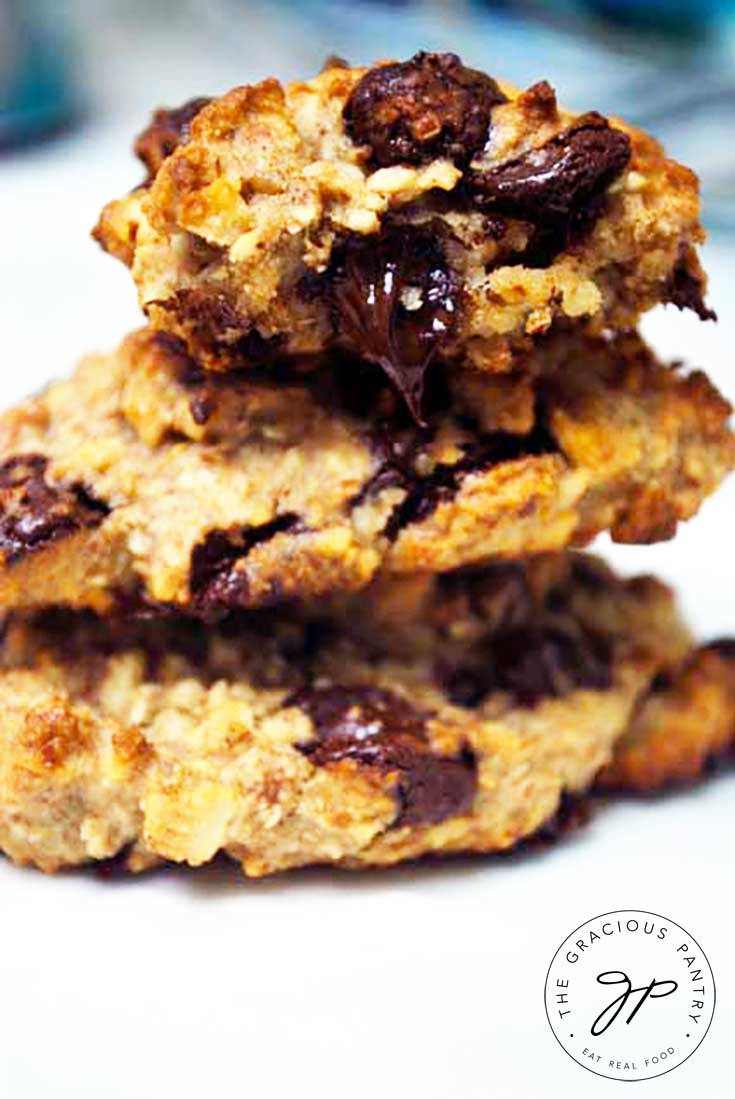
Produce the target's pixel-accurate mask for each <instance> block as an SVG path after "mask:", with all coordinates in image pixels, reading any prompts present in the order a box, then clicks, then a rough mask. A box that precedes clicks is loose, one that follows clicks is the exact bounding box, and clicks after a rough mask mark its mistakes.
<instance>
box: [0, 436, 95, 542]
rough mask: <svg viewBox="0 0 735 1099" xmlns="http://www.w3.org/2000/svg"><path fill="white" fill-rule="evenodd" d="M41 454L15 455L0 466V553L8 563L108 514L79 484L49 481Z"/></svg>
mask: <svg viewBox="0 0 735 1099" xmlns="http://www.w3.org/2000/svg"><path fill="white" fill-rule="evenodd" d="M47 466H48V458H46V457H45V456H44V455H43V454H20V455H16V456H15V457H13V458H9V459H8V460H7V461H5V462H3V463H2V465H0V555H2V557H3V559H4V560H5V561H6V562H12V561H15V560H17V559H18V558H20V557H22V556H24V555H25V554H27V553H32V552H33V551H34V550H38V549H41V547H42V546H45V545H47V544H48V543H49V542H54V541H56V540H57V539H58V538H62V537H64V536H66V535H69V534H73V533H74V532H75V531H77V530H81V529H83V528H84V527H95V526H97V525H98V524H99V523H101V522H102V520H103V519H104V517H105V516H106V515H107V514H108V513H109V508H108V507H107V506H106V505H105V504H104V503H102V501H100V500H96V499H95V498H94V497H93V496H91V495H90V494H89V493H88V492H87V490H86V489H85V488H84V487H83V486H82V485H80V484H76V483H75V484H72V485H62V484H50V483H49V482H47V481H46V478H45V473H46V468H47Z"/></svg>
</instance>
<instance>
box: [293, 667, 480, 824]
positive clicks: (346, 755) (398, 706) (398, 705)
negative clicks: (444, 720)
mask: <svg viewBox="0 0 735 1099" xmlns="http://www.w3.org/2000/svg"><path fill="white" fill-rule="evenodd" d="M289 701H290V703H292V704H293V705H295V706H300V707H301V708H302V709H303V710H305V711H306V713H307V714H308V715H309V717H310V718H311V720H312V722H313V723H314V727H315V730H316V737H315V738H314V739H313V740H310V741H307V742H306V743H303V744H299V745H298V748H299V750H300V751H301V752H303V753H304V755H305V756H308V758H309V759H310V760H311V761H312V763H315V764H316V765H317V766H324V765H327V764H331V763H338V762H339V761H340V760H353V761H354V762H355V763H357V764H358V765H360V766H363V767H371V768H375V769H376V770H378V771H379V772H381V773H382V774H393V773H395V776H396V778H395V787H394V796H395V798H396V801H397V804H398V814H397V816H396V819H395V820H394V822H393V827H395V828H399V827H401V826H402V825H421V824H438V823H439V822H440V821H442V820H446V819H447V818H448V817H454V816H461V815H462V814H464V813H468V812H469V811H470V809H471V808H472V802H473V799H474V795H475V790H476V786H477V773H476V767H475V759H474V756H473V754H472V752H471V751H470V750H469V748H465V749H463V750H462V751H461V752H460V753H459V754H458V755H456V756H440V755H436V754H435V753H434V752H433V751H432V748H431V745H430V743H429V741H428V738H427V735H426V715H425V714H422V713H421V712H420V711H418V710H416V709H415V708H414V707H413V706H412V705H411V704H410V703H409V702H407V701H406V700H405V699H403V698H400V697H399V696H398V695H395V694H393V693H392V692H391V691H386V690H382V689H381V688H378V687H364V686H347V687H311V688H307V689H306V690H303V691H300V692H299V693H297V694H295V695H293V696H292V697H291V699H290V700H289Z"/></svg>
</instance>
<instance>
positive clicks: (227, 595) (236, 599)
mask: <svg viewBox="0 0 735 1099" xmlns="http://www.w3.org/2000/svg"><path fill="white" fill-rule="evenodd" d="M298 523H299V518H298V516H297V515H294V514H292V513H287V514H285V515H279V516H278V518H277V519H273V520H272V521H271V522H270V523H263V524H262V526H259V527H244V528H241V527H234V528H232V529H231V530H213V531H210V532H209V534H208V535H207V537H206V538H205V539H204V541H203V542H200V543H199V545H197V546H195V547H194V549H193V550H192V551H191V566H190V570H189V588H190V591H191V597H192V603H193V604H194V605H195V607H196V608H197V610H198V611H200V612H204V613H206V612H211V611H218V610H233V609H236V608H238V607H247V605H248V591H247V579H246V577H245V576H244V574H243V573H242V572H241V571H240V570H239V569H238V568H237V562H238V561H241V560H242V559H243V558H244V557H247V555H248V554H249V553H250V551H251V550H252V549H253V547H254V546H257V545H259V544H261V543H263V542H267V541H268V540H269V539H271V538H273V537H275V535H277V534H280V533H281V532H282V531H286V530H293V529H294V527H296V526H298ZM274 599H275V594H274Z"/></svg>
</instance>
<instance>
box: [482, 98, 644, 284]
mask: <svg viewBox="0 0 735 1099" xmlns="http://www.w3.org/2000/svg"><path fill="white" fill-rule="evenodd" d="M629 160H630V138H629V137H628V135H627V134H626V133H623V131H622V130H617V129H614V128H613V127H611V126H610V125H609V123H608V122H607V120H606V119H605V118H603V117H602V116H601V115H598V114H594V113H592V114H588V115H584V116H583V118H581V119H580V120H579V121H578V122H577V123H576V124H575V125H574V126H573V127H572V128H571V129H569V130H565V131H564V133H560V134H557V135H556V137H552V138H551V139H550V140H549V141H547V142H546V144H545V145H542V146H541V147H540V148H538V149H531V150H530V151H529V152H527V153H524V154H523V155H522V156H520V157H518V158H517V159H516V160H511V161H508V162H507V163H505V164H498V165H496V166H495V167H494V168H488V169H485V170H482V171H477V172H473V173H471V175H470V176H469V178H468V181H467V186H468V189H469V191H470V193H471V194H472V196H473V197H474V199H475V201H476V202H477V204H478V205H479V206H480V207H481V208H482V209H487V210H488V211H491V212H497V213H500V214H503V215H505V216H507V217H514V218H520V219H522V220H525V221H530V222H532V223H533V224H535V225H537V226H538V227H539V233H538V234H537V237H536V239H535V241H534V242H533V243H532V245H531V250H532V251H533V252H535V253H536V265H539V266H543V265H544V264H545V263H548V262H549V261H550V258H552V257H553V255H554V254H556V253H557V252H558V251H560V250H562V249H563V248H564V247H566V246H567V245H568V244H569V243H570V242H571V241H573V240H574V239H578V237H579V236H580V235H581V234H582V233H583V232H586V231H588V230H589V229H590V228H591V226H592V224H593V223H594V221H595V220H596V219H597V217H598V216H599V214H600V212H601V209H602V207H601V203H600V199H601V197H602V195H603V193H604V192H605V191H606V190H607V188H608V187H609V186H610V184H611V183H612V182H613V180H615V179H616V178H617V176H619V175H620V173H621V172H622V171H623V169H624V168H625V167H626V165H627V164H628V162H629Z"/></svg>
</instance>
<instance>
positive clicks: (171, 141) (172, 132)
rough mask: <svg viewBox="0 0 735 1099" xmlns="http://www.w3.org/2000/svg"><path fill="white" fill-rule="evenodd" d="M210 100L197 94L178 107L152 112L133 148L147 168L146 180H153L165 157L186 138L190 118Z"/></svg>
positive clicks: (162, 108)
mask: <svg viewBox="0 0 735 1099" xmlns="http://www.w3.org/2000/svg"><path fill="white" fill-rule="evenodd" d="M210 102H211V99H210V98H209V97H207V96H200V97H199V98H197V99H190V100H188V101H187V102H186V103H183V104H182V105H181V106H180V107H175V108H173V109H172V110H167V109H166V108H165V107H161V108H160V109H159V110H157V111H155V113H154V115H153V117H152V119H151V121H150V123H149V124H148V126H146V128H145V130H143V132H142V133H140V134H139V135H138V137H137V138H136V139H135V144H134V145H133V151H134V153H135V155H136V156H137V157H138V159H139V160H141V161H142V162H143V164H144V165H145V167H146V169H147V171H148V180H149V181H150V180H152V179H153V177H154V176H155V174H156V172H157V171H158V169H159V168H160V167H161V165H162V164H163V162H164V160H165V159H166V157H167V156H170V155H171V153H172V152H173V151H174V149H175V148H176V147H177V146H178V145H182V144H185V142H187V141H188V140H189V128H190V126H191V123H192V120H193V119H194V118H195V117H196V115H198V114H199V112H200V111H201V109H202V107H206V105H207V104H208V103H210Z"/></svg>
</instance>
